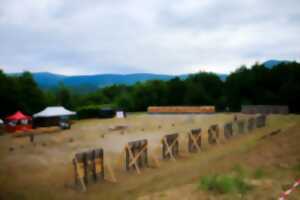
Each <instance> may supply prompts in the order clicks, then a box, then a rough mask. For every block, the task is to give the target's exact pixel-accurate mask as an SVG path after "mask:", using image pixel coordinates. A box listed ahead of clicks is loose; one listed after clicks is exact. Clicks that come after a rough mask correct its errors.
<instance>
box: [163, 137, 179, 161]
mask: <svg viewBox="0 0 300 200" xmlns="http://www.w3.org/2000/svg"><path fill="white" fill-rule="evenodd" d="M178 137H179V135H178V133H174V134H169V135H165V136H164V137H163V139H162V157H163V159H171V160H174V161H175V160H176V159H175V158H176V157H177V156H178V155H179V141H178Z"/></svg>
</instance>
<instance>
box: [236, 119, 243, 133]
mask: <svg viewBox="0 0 300 200" xmlns="http://www.w3.org/2000/svg"><path fill="white" fill-rule="evenodd" d="M237 125H238V131H239V134H243V133H245V121H243V120H240V121H237Z"/></svg>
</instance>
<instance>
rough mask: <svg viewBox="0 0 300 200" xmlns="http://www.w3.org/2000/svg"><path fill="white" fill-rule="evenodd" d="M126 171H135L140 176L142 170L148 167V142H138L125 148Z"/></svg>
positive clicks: (131, 143) (130, 143)
mask: <svg viewBox="0 0 300 200" xmlns="http://www.w3.org/2000/svg"><path fill="white" fill-rule="evenodd" d="M125 155H126V158H125V159H126V170H127V171H130V170H131V169H135V170H136V171H137V173H138V174H140V173H141V171H140V168H144V167H148V141H147V140H137V141H133V142H129V143H128V144H127V145H126V146H125Z"/></svg>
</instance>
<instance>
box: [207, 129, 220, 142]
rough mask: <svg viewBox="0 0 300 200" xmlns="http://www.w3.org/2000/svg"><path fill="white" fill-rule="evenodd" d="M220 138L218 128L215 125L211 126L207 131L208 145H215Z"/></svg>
mask: <svg viewBox="0 0 300 200" xmlns="http://www.w3.org/2000/svg"><path fill="white" fill-rule="evenodd" d="M219 136H220V130H219V126H218V125H217V124H214V125H211V126H210V127H209V129H208V143H209V144H217V143H218V139H219Z"/></svg>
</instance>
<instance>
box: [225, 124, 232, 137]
mask: <svg viewBox="0 0 300 200" xmlns="http://www.w3.org/2000/svg"><path fill="white" fill-rule="evenodd" d="M232 136H233V124H232V122H229V123H226V124H225V125H224V137H225V138H226V139H229V138H231V137H232Z"/></svg>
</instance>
